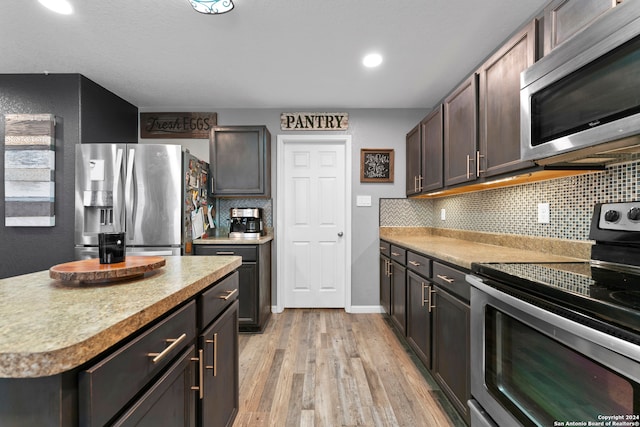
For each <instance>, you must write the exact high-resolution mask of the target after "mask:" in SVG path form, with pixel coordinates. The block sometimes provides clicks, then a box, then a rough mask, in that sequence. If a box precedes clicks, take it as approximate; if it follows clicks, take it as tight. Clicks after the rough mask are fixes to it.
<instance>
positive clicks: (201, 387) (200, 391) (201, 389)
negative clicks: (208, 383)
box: [191, 349, 204, 400]
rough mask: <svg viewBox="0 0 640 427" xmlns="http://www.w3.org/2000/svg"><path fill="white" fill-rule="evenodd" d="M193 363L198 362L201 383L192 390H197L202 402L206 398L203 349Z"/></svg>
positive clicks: (193, 358) (193, 386)
mask: <svg viewBox="0 0 640 427" xmlns="http://www.w3.org/2000/svg"><path fill="white" fill-rule="evenodd" d="M191 361H192V362H198V381H199V385H192V386H191V390H194V391H195V390H197V391H198V397H199V398H200V400H202V398H203V397H204V369H202V368H203V366H202V365H203V363H204V362H203V361H204V351H203V350H202V349H200V350H198V357H192V358H191Z"/></svg>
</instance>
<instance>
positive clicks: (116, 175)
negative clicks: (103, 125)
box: [75, 144, 208, 259]
mask: <svg viewBox="0 0 640 427" xmlns="http://www.w3.org/2000/svg"><path fill="white" fill-rule="evenodd" d="M207 187H208V164H206V163H205V162H203V161H200V160H199V159H197V158H196V157H194V156H192V155H191V154H189V153H187V152H185V153H183V152H182V148H181V147H180V146H179V145H164V144H79V145H77V146H76V197H75V204H76V210H75V257H76V259H86V258H96V257H98V233H102V232H121V231H124V232H125V233H126V240H125V244H126V255H181V254H183V253H184V251H185V245H187V244H188V242H190V241H191V239H192V237H191V230H192V228H191V212H192V211H193V210H196V211H198V209H200V208H204V209H206V207H207ZM204 217H205V220H206V215H205V216H204ZM198 237H199V236H198Z"/></svg>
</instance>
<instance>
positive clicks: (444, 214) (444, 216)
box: [440, 208, 447, 221]
mask: <svg viewBox="0 0 640 427" xmlns="http://www.w3.org/2000/svg"><path fill="white" fill-rule="evenodd" d="M440 219H441V220H443V221H444V220H446V219H447V210H446V209H445V208H442V209H440Z"/></svg>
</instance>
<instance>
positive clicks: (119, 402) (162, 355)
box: [78, 301, 196, 426]
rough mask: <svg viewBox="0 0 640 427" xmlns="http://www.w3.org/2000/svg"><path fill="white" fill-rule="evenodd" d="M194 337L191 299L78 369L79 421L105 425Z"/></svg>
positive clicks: (193, 305) (194, 314)
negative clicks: (100, 357) (95, 362)
mask: <svg viewBox="0 0 640 427" xmlns="http://www.w3.org/2000/svg"><path fill="white" fill-rule="evenodd" d="M195 337H196V303H195V301H192V302H190V303H189V304H187V305H185V306H184V307H182V308H181V309H179V310H178V311H176V312H175V313H173V314H171V315H170V316H169V317H167V318H165V319H164V320H162V321H160V322H159V323H157V324H156V325H154V326H153V327H151V328H150V329H148V330H147V331H146V332H144V333H142V335H140V336H138V337H137V338H136V339H134V340H133V341H131V342H129V343H127V344H126V345H124V346H123V347H122V348H120V349H118V350H116V351H115V352H113V353H112V354H110V355H109V356H107V357H105V358H104V359H102V360H101V361H100V362H98V363H97V364H95V365H93V366H92V367H90V368H89V369H87V370H85V371H82V372H80V374H79V377H78V381H79V385H78V387H79V393H78V394H79V406H80V408H79V410H80V425H83V426H103V425H105V424H106V423H107V422H108V421H109V420H110V419H111V418H112V417H113V416H114V415H116V413H117V412H119V411H120V410H121V409H122V408H124V407H126V406H127V403H128V402H129V401H130V400H131V399H132V398H133V397H134V396H136V395H137V394H138V393H139V392H140V391H142V390H143V389H144V388H145V386H146V385H147V384H148V383H149V382H150V381H151V380H152V379H153V378H154V377H156V376H157V375H158V374H160V373H161V372H162V370H163V369H164V368H165V367H167V366H169V364H170V363H171V362H172V361H173V359H174V358H175V357H176V356H177V355H178V354H180V353H181V352H182V351H183V350H184V349H185V348H186V347H187V346H188V345H189V344H192V343H193V342H194V339H195ZM154 358H155V360H156V362H154Z"/></svg>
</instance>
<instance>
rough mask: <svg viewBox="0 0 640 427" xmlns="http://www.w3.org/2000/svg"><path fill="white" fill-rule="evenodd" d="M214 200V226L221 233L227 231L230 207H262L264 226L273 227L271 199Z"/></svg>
mask: <svg viewBox="0 0 640 427" xmlns="http://www.w3.org/2000/svg"><path fill="white" fill-rule="evenodd" d="M215 202H216V226H217V227H218V228H219V229H221V230H222V232H223V233H226V232H228V229H229V224H230V218H229V211H230V210H231V208H262V214H263V215H264V218H262V220H263V221H264V225H265V227H268V228H271V227H273V201H272V199H265V198H259V199H215Z"/></svg>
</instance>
